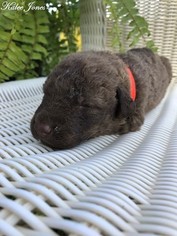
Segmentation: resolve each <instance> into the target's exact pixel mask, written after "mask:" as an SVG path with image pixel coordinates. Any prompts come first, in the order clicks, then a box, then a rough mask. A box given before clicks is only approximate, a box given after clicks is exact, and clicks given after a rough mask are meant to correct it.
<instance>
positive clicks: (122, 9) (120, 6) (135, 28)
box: [104, 0, 157, 51]
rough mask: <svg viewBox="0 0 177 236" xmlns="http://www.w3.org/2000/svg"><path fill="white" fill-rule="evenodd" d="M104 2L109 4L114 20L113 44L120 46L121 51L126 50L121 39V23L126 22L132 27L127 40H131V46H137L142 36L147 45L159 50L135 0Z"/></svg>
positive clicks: (112, 19) (110, 0) (109, 0)
mask: <svg viewBox="0 0 177 236" xmlns="http://www.w3.org/2000/svg"><path fill="white" fill-rule="evenodd" d="M104 2H105V4H106V5H107V6H108V9H109V13H110V16H109V18H110V19H111V21H112V22H113V27H112V36H113V41H112V45H113V46H118V47H119V49H120V50H121V51H124V42H122V41H121V35H122V30H121V29H122V27H120V24H121V25H125V24H126V25H128V26H129V27H130V31H129V32H128V34H127V35H126V40H129V41H130V44H129V46H130V47H133V46H135V45H136V44H137V43H138V42H139V40H140V38H142V39H143V41H144V44H145V46H147V47H149V48H151V49H152V50H154V51H156V50H157V48H156V47H155V45H154V42H153V41H152V40H149V36H150V31H149V29H148V23H147V22H146V20H145V19H144V18H143V17H141V16H140V15H139V13H138V9H137V7H136V4H135V1H134V0H115V1H112V0H105V1H104Z"/></svg>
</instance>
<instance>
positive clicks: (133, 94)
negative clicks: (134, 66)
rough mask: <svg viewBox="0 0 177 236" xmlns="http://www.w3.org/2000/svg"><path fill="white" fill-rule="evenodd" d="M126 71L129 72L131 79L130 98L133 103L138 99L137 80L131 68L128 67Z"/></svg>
mask: <svg viewBox="0 0 177 236" xmlns="http://www.w3.org/2000/svg"><path fill="white" fill-rule="evenodd" d="M126 70H127V72H128V77H129V81H130V97H131V99H132V100H133V101H135V99H136V84H135V79H134V76H133V74H132V72H131V70H130V68H129V67H126Z"/></svg>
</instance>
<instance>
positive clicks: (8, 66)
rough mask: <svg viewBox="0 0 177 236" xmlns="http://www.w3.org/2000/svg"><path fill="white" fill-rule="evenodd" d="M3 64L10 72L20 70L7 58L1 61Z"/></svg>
mask: <svg viewBox="0 0 177 236" xmlns="http://www.w3.org/2000/svg"><path fill="white" fill-rule="evenodd" d="M3 64H4V65H5V66H6V67H7V68H9V69H10V70H12V71H15V72H16V71H18V70H19V69H20V68H19V66H17V65H15V64H14V63H13V62H11V61H10V60H9V59H7V58H5V59H4V60H3Z"/></svg>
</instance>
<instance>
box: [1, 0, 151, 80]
mask: <svg viewBox="0 0 177 236" xmlns="http://www.w3.org/2000/svg"><path fill="white" fill-rule="evenodd" d="M103 1H104V2H105V4H106V5H107V6H109V12H110V17H109V19H110V20H111V21H112V22H113V27H112V36H113V46H115V45H118V46H119V49H120V51H121V50H124V47H123V45H124V43H123V42H122V41H121V38H122V37H121V36H122V29H121V27H119V25H120V24H121V25H124V24H126V25H128V26H129V27H130V31H129V32H128V33H127V35H126V39H127V40H129V41H130V46H131V47H133V46H134V45H136V44H137V42H138V41H139V39H140V38H143V40H144V42H145V44H146V46H148V47H150V48H152V49H155V46H154V43H153V41H151V40H147V39H148V36H149V35H150V32H149V29H148V24H147V22H146V21H145V19H144V18H142V17H141V16H139V14H138V9H137V8H136V5H135V1H134V0H114V1H112V0H103ZM4 2H5V1H4V0H0V82H3V81H5V80H8V79H9V78H10V79H25V78H30V77H37V76H42V75H47V74H48V73H49V72H50V71H51V69H52V68H53V67H54V66H55V65H56V64H58V62H59V61H60V60H61V59H62V58H63V57H64V56H65V55H67V54H68V53H71V52H75V51H77V50H78V48H77V35H76V31H79V26H80V9H79V1H78V0H34V5H35V6H44V7H45V10H32V9H31V10H29V11H24V10H9V9H5V10H3V9H2V8H3V4H4ZM6 2H7V3H9V4H12V5H11V6H14V4H15V5H16V6H21V7H22V8H24V9H28V4H29V3H31V2H33V1H31V0H16V1H14V0H9V1H6ZM61 36H62V37H61Z"/></svg>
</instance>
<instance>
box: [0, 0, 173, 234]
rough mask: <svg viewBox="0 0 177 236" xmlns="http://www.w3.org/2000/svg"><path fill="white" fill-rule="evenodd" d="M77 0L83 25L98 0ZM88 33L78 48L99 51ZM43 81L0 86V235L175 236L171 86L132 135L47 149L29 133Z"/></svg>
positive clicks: (100, 46)
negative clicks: (79, 4)
mask: <svg viewBox="0 0 177 236" xmlns="http://www.w3.org/2000/svg"><path fill="white" fill-rule="evenodd" d="M87 2H88V1H86V0H85V3H87ZM158 2H159V1H158ZM161 2H163V1H161ZM171 2H172V1H170V3H169V4H171ZM81 3H82V6H81V7H82V13H83V14H84V15H85V22H87V24H88V25H89V18H87V17H88V15H87V12H91V10H90V9H92V10H93V9H97V4H98V5H99V6H101V5H100V4H101V2H100V1H89V3H88V5H84V0H82V2H81ZM89 4H90V5H89ZM84 6H85V7H86V8H85V10H84V9H83V8H84ZM167 7H168V5H167ZM89 8H90V9H89ZM176 12H177V10H176ZM98 13H99V14H100V11H98ZM89 14H90V13H89ZM84 15H82V19H83V18H84ZM90 17H91V16H90ZM99 17H100V15H99ZM91 18H92V17H91ZM86 19H87V20H86ZM94 19H95V21H97V16H96V14H95V18H94ZM101 19H104V17H103V18H101ZM92 20H93V18H92ZM81 22H84V19H83V21H81ZM84 24H85V23H84ZM92 24H93V25H94V24H96V22H95V23H94V22H92ZM174 24H175V22H174ZM81 27H82V30H84V27H85V26H84V25H82V24H81ZM100 27H104V24H102V26H100ZM171 27H172V26H171ZM173 27H176V26H173ZM91 28H92V27H91ZM91 28H90V30H91ZM97 30H98V29H95V31H94V32H92V33H93V34H96V33H97ZM99 32H102V33H103V35H104V32H105V29H103V30H101V31H100V28H99ZM86 34H87V31H86V30H85V36H84V37H85V40H86V39H87V37H86ZM90 34H91V32H90ZM90 37H92V39H91V40H90V41H89V42H85V43H84V44H86V46H84V48H85V49H88V48H90V46H89V45H90V44H92V46H93V45H96V44H97V46H96V47H95V48H103V46H104V43H105V41H104V40H103V39H101V40H100V39H99V40H98V38H99V35H98V37H96V36H94V35H91V36H90ZM94 37H95V38H94ZM174 39H175V37H174V38H173V40H174ZM94 40H96V41H94ZM94 42H95V43H94ZM175 43H176V42H174V44H173V45H175ZM92 46H91V47H92ZM171 46H172V44H171ZM169 50H171V49H169ZM167 52H168V50H167ZM176 55H177V54H176ZM172 60H173V63H175V60H176V58H175V57H174V56H172ZM175 70H176V67H175ZM44 79H45V78H40V79H33V80H25V81H20V82H10V83H4V84H1V85H0V122H1V123H0V235H8V236H22V235H25V236H28V235H29V236H32V235H34V236H39V235H40V236H41V235H42V236H52V235H72V236H73V235H83V236H87V235H88V236H99V235H113V236H119V235H120V236H121V235H130V236H136V235H144V236H145V235H146V236H150V235H168V236H170V235H171V236H176V235H177V224H176V222H177V105H176V104H177V102H176V101H177V84H175V82H173V84H171V86H170V88H169V90H168V92H167V95H166V97H165V98H164V99H163V101H162V102H161V104H160V105H159V106H158V107H157V108H156V109H154V110H153V111H152V112H150V113H149V114H147V116H146V120H145V124H144V125H143V127H142V129H141V130H140V131H139V132H134V133H129V134H126V135H122V136H118V135H112V136H104V137H98V138H96V139H93V140H90V141H88V142H85V143H83V144H81V145H79V146H78V147H76V148H73V149H70V150H65V151H53V150H52V149H50V148H48V147H46V146H44V145H42V144H40V143H39V142H37V141H36V140H35V139H34V138H33V137H32V135H31V133H30V130H29V122H30V119H31V117H32V114H33V112H34V111H35V109H36V107H37V106H38V105H39V103H40V100H41V98H42V89H41V88H42V84H43V82H44Z"/></svg>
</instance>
